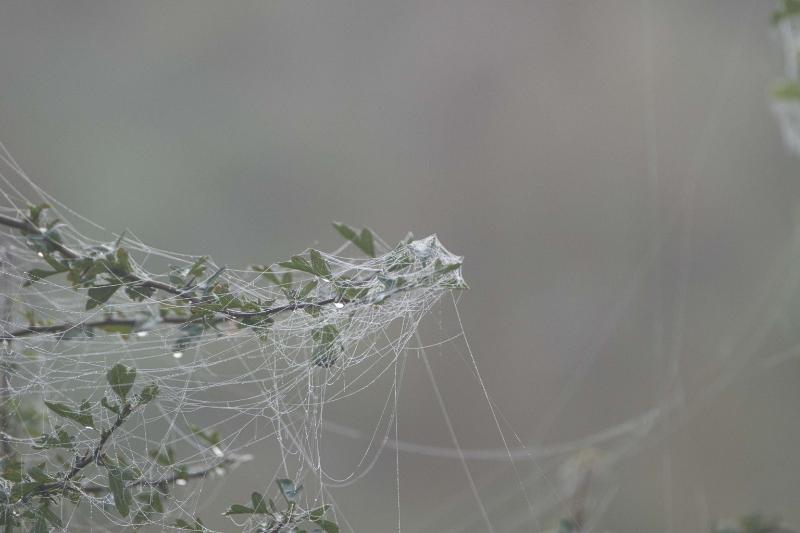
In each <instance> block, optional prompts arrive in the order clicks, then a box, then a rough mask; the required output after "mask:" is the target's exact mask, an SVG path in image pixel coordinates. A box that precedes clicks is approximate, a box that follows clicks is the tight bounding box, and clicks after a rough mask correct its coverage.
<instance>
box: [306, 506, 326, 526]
mask: <svg viewBox="0 0 800 533" xmlns="http://www.w3.org/2000/svg"><path fill="white" fill-rule="evenodd" d="M330 507H331V506H330V505H323V506H322V507H318V508H316V509H314V510H312V511H309V513H308V519H309V520H311V521H312V522H316V521H317V520H322V517H323V516H325V513H327V512H328V509H330Z"/></svg>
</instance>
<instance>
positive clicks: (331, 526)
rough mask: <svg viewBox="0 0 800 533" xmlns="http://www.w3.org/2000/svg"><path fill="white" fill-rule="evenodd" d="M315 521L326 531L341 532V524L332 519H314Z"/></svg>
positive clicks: (329, 532) (331, 532) (328, 532)
mask: <svg viewBox="0 0 800 533" xmlns="http://www.w3.org/2000/svg"><path fill="white" fill-rule="evenodd" d="M313 522H314V523H315V524H317V525H318V526H319V527H321V528H322V530H323V531H324V532H325V533H339V526H337V525H336V524H335V523H333V522H331V521H330V520H314V521H313Z"/></svg>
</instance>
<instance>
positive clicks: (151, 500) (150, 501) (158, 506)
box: [136, 490, 164, 513]
mask: <svg viewBox="0 0 800 533" xmlns="http://www.w3.org/2000/svg"><path fill="white" fill-rule="evenodd" d="M136 499H137V500H139V501H140V502H142V503H144V504H147V505H148V506H150V507H151V508H152V510H153V511H155V512H157V513H163V512H164V505H163V504H162V503H161V496H160V495H159V494H158V492H156V491H154V490H153V491H150V492H140V493H139V494H137V495H136Z"/></svg>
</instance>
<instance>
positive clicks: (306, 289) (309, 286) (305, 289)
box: [297, 279, 318, 300]
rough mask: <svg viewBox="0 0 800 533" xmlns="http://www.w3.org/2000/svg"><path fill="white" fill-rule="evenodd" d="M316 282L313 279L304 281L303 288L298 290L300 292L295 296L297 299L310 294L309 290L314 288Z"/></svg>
mask: <svg viewBox="0 0 800 533" xmlns="http://www.w3.org/2000/svg"><path fill="white" fill-rule="evenodd" d="M317 283H318V281H317V280H315V279H312V280H311V281H309V282H308V283H306V284H305V285H304V286H303V288H302V289H301V290H300V292H298V293H297V298H298V299H299V300H302V299H303V298H305V297H306V296H308V295H309V294H311V291H313V290H314V288H315V287H316V286H317Z"/></svg>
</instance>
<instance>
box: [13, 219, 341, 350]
mask: <svg viewBox="0 0 800 533" xmlns="http://www.w3.org/2000/svg"><path fill="white" fill-rule="evenodd" d="M0 225H4V226H8V227H11V228H15V229H18V230H20V231H22V232H23V233H38V234H39V235H41V236H42V237H43V238H44V239H45V240H47V242H48V243H50V244H51V245H52V246H53V248H54V249H55V250H57V251H58V252H59V253H60V254H61V255H62V256H63V257H64V258H65V259H80V258H81V257H82V255H81V254H80V253H79V252H76V251H74V250H72V249H70V248H68V247H67V246H65V245H63V244H62V243H60V242H58V241H57V240H55V239H53V238H51V237H50V236H49V235H48V234H47V233H46V232H45V231H42V229H41V228H38V227H36V226H34V225H33V224H32V223H31V222H30V221H28V220H19V219H16V218H13V217H9V216H6V215H3V214H0ZM129 277H130V282H127V283H125V282H122V283H120V285H121V286H124V285H131V286H134V287H136V286H139V287H146V288H150V289H156V290H161V291H164V292H166V293H169V294H172V295H174V296H177V297H179V298H183V299H184V300H186V301H188V302H189V303H191V304H192V305H194V306H197V307H199V308H201V309H202V308H203V304H204V302H203V301H202V300H201V299H199V298H197V297H196V296H194V295H192V294H191V289H192V288H191V287H190V288H179V287H174V286H172V285H170V284H168V283H164V282H161V281H156V280H152V279H147V278H142V277H139V276H136V275H135V274H129ZM349 302H350V300H347V299H344V298H328V299H326V300H321V301H319V302H293V303H288V304H285V305H281V306H277V307H272V308H268V309H262V310H259V311H235V310H232V309H221V310H218V311H215V312H218V313H220V314H221V315H224V316H226V317H228V318H230V319H237V320H243V319H250V318H259V317H264V318H268V317H270V316H272V315H276V314H279V313H283V312H286V311H295V310H299V309H308V308H311V307H322V306H325V305H330V304H333V303H349ZM165 321H166V320H165ZM189 321H190V320H186V321H184V322H175V323H181V324H182V323H186V322H189ZM102 325H113V324H97V325H96V326H93V327H100V326H102ZM72 327H75V325H72V324H62V325H56V326H34V327H30V328H27V329H26V330H22V331H20V332H19V333H20V335H15V334H12V336H26V335H32V334H37V333H58V332H61V331H68V330H69V329H71V328H72ZM87 327H88V324H87ZM0 340H9V339H8V336H4V337H0Z"/></svg>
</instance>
